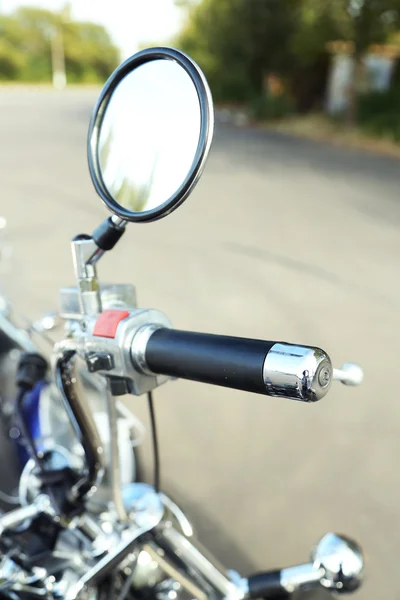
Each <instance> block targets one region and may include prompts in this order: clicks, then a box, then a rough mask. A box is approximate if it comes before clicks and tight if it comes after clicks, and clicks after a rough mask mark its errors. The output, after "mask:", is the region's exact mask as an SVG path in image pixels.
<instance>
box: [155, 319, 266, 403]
mask: <svg viewBox="0 0 400 600" xmlns="http://www.w3.org/2000/svg"><path fill="white" fill-rule="evenodd" d="M275 344H276V342H264V341H262V340H250V339H245V338H237V337H229V336H224V335H211V334H208V333H193V332H191V331H177V330H175V329H157V330H156V331H155V332H154V333H153V334H152V335H151V337H150V339H149V340H148V342H147V346H146V353H145V357H146V362H147V365H148V367H149V369H150V370H151V371H152V372H153V373H158V374H161V375H168V376H170V377H179V378H182V379H190V380H192V381H200V382H202V383H210V384H214V385H221V386H224V387H229V388H235V389H238V390H245V391H248V392H255V393H257V394H266V387H265V383H264V380H263V365H264V360H265V357H266V355H267V354H268V352H269V351H270V349H271V348H272V346H274V345H275Z"/></svg>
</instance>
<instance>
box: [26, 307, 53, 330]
mask: <svg viewBox="0 0 400 600" xmlns="http://www.w3.org/2000/svg"><path fill="white" fill-rule="evenodd" d="M59 325H60V317H59V315H58V314H57V313H55V312H49V313H45V314H44V315H42V316H41V317H40V319H38V320H37V321H34V322H33V323H32V325H31V326H30V328H29V329H30V331H35V332H36V333H46V332H47V331H52V330H53V329H56V328H57V327H58V326H59Z"/></svg>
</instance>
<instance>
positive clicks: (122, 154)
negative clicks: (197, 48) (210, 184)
mask: <svg viewBox="0 0 400 600" xmlns="http://www.w3.org/2000/svg"><path fill="white" fill-rule="evenodd" d="M213 126H214V115H213V104H212V98H211V93H210V90H209V87H208V84H207V81H206V79H205V77H204V75H203V73H202V72H201V70H200V69H199V67H198V66H197V65H196V64H195V63H194V62H193V61H192V60H191V59H190V58H189V57H188V56H186V55H185V54H183V53H182V52H180V51H178V50H174V49H171V48H150V49H148V50H143V51H141V52H139V53H137V54H135V55H134V56H132V57H131V58H129V59H128V60H127V61H125V62H124V63H123V64H122V65H120V66H119V67H118V68H117V69H116V70H115V71H114V73H113V74H112V75H111V77H110V78H109V79H108V81H107V82H106V84H105V86H104V88H103V90H102V92H101V94H100V97H99V99H98V101H97V103H96V106H95V108H94V111H93V115H92V119H91V122H90V127H89V135H88V161H89V170H90V175H91V178H92V181H93V184H94V186H95V188H96V191H97V193H98V194H99V195H100V197H101V198H102V200H103V201H104V202H105V204H106V206H107V207H108V208H109V209H110V210H111V211H112V212H113V213H114V214H116V215H117V216H118V217H120V218H121V219H124V220H126V221H136V222H137V221H154V220H156V219H160V218H161V217H164V216H166V215H168V214H169V213H170V212H172V211H173V210H174V209H175V208H177V207H178V206H179V205H180V204H181V203H182V202H183V201H184V200H185V199H186V198H187V197H188V195H189V194H190V192H191V191H192V190H193V188H194V186H195V185H196V183H197V182H198V180H199V178H200V175H201V173H202V171H203V168H204V164H205V161H206V158H207V155H208V152H209V149H210V145H211V141H212V135H213Z"/></svg>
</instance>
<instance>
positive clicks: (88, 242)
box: [72, 237, 104, 316]
mask: <svg viewBox="0 0 400 600" xmlns="http://www.w3.org/2000/svg"><path fill="white" fill-rule="evenodd" d="M103 254H104V251H103V250H101V249H100V248H98V246H97V245H96V243H95V242H94V240H93V239H92V238H90V237H87V238H81V239H79V238H78V239H75V240H73V241H72V258H73V262H74V271H75V277H76V279H77V281H78V288H79V305H80V313H81V315H85V316H92V315H98V314H100V313H101V310H102V308H101V297H100V289H99V282H98V280H97V273H96V263H97V261H98V260H99V259H100V258H101V256H102V255H103Z"/></svg>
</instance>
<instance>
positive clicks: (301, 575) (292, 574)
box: [281, 564, 324, 594]
mask: <svg viewBox="0 0 400 600" xmlns="http://www.w3.org/2000/svg"><path fill="white" fill-rule="evenodd" d="M323 574H324V571H323V570H322V569H320V568H314V566H313V565H312V564H307V565H296V566H294V567H288V568H287V569H282V570H281V586H282V587H283V588H284V589H285V590H286V591H287V592H288V593H289V594H292V593H293V592H296V591H299V590H302V589H307V588H310V587H312V586H313V585H315V584H320V582H321V577H322V576H323Z"/></svg>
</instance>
